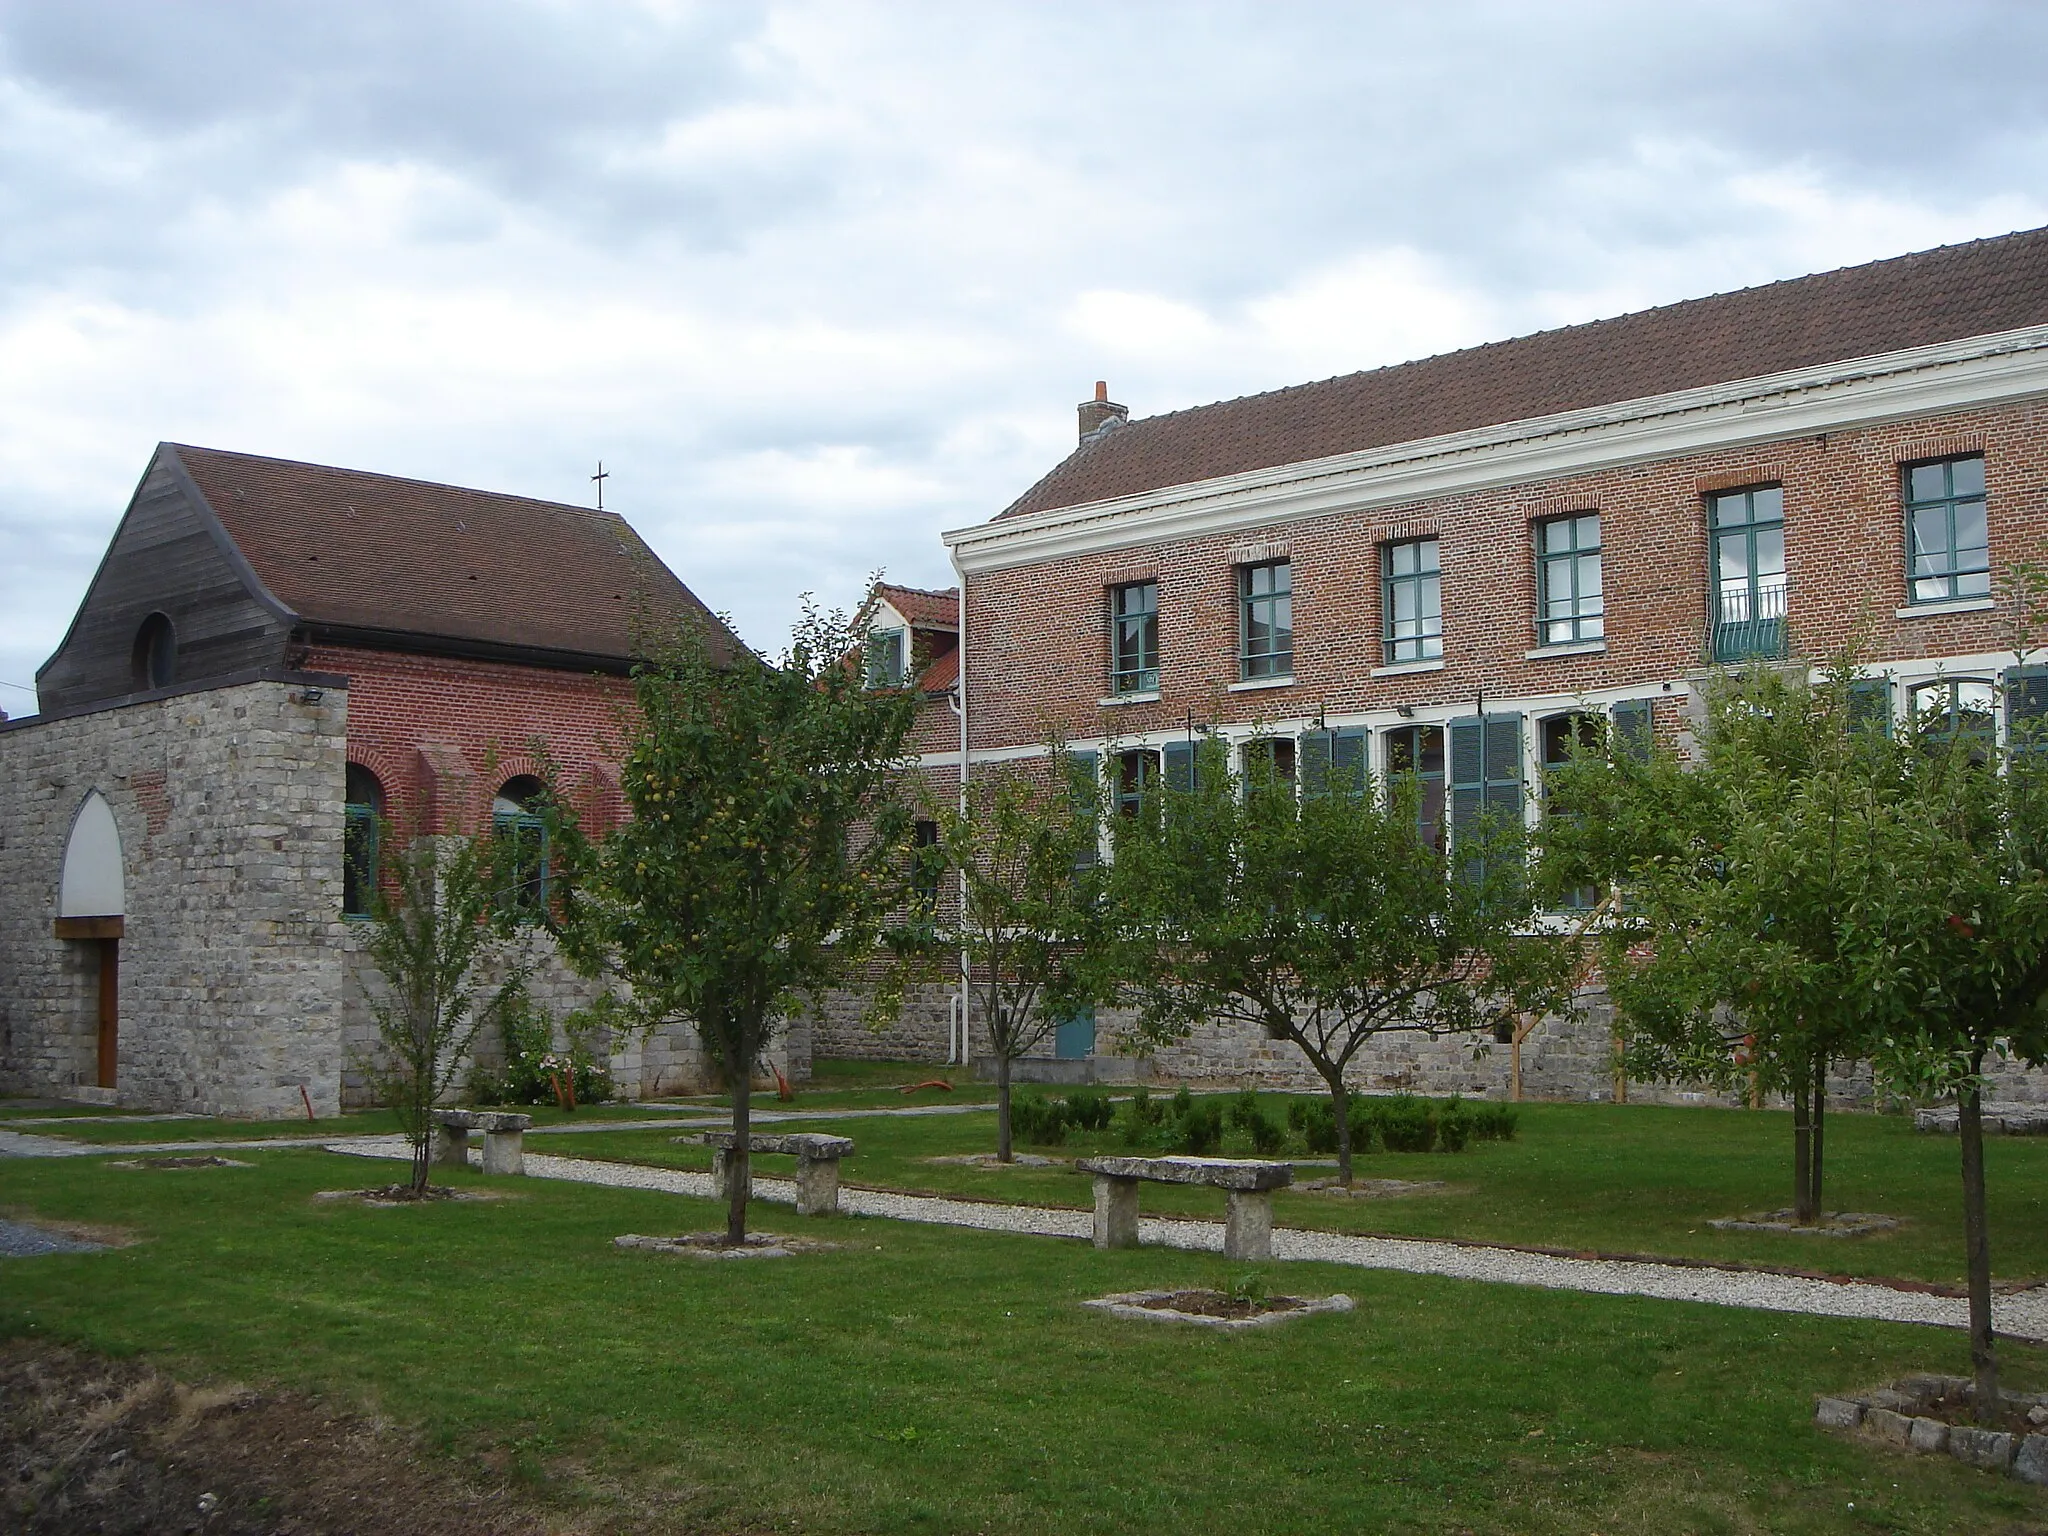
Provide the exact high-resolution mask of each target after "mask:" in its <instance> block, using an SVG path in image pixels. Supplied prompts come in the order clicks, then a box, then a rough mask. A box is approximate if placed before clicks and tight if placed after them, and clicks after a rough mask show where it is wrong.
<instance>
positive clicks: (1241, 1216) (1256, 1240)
mask: <svg viewBox="0 0 2048 1536" xmlns="http://www.w3.org/2000/svg"><path fill="white" fill-rule="evenodd" d="M1223 1256H1224V1257H1225V1258H1226V1259H1238V1260H1242V1261H1246V1262H1250V1263H1263V1262H1264V1261H1265V1260H1267V1259H1270V1258H1272V1257H1273V1196H1272V1195H1271V1194H1270V1193H1268V1192H1267V1191H1265V1190H1248V1189H1233V1190H1231V1191H1230V1194H1229V1199H1228V1209H1227V1210H1226V1212H1225V1214H1224V1218H1223Z"/></svg>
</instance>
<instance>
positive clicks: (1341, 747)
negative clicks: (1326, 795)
mask: <svg viewBox="0 0 2048 1536" xmlns="http://www.w3.org/2000/svg"><path fill="white" fill-rule="evenodd" d="M1330 787H1331V788H1332V789H1334V790H1336V791H1337V792H1338V793H1340V794H1346V795H1362V794H1364V793H1365V727H1364V726H1355V727H1353V728H1352V729H1350V730H1345V731H1338V732H1337V733H1336V739H1335V740H1334V741H1333V742H1332V743H1331V744H1330Z"/></svg>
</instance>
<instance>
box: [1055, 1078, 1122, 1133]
mask: <svg viewBox="0 0 2048 1536" xmlns="http://www.w3.org/2000/svg"><path fill="white" fill-rule="evenodd" d="M1066 1108H1067V1121H1068V1123H1069V1124H1071V1125H1074V1126H1076V1127H1078V1128H1079V1129H1081V1130H1084V1131H1106V1130H1108V1129H1109V1123H1110V1122H1111V1121H1112V1120H1114V1119H1115V1118H1116V1105H1114V1104H1112V1103H1111V1102H1110V1098H1109V1095H1108V1094H1106V1093H1093V1092H1090V1091H1089V1090H1088V1089H1085V1088H1076V1089H1075V1090H1074V1091H1073V1092H1072V1093H1070V1094H1068V1095H1067V1105H1066Z"/></svg>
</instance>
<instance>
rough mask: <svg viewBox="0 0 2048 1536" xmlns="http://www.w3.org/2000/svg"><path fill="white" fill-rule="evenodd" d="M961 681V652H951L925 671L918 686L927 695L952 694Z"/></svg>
mask: <svg viewBox="0 0 2048 1536" xmlns="http://www.w3.org/2000/svg"><path fill="white" fill-rule="evenodd" d="M959 681H960V652H959V651H958V650H951V651H948V652H946V654H945V655H943V656H941V657H939V658H937V659H936V660H935V661H933V662H932V664H931V665H930V666H928V667H926V668H925V669H924V676H922V677H920V678H919V679H918V680H917V686H918V687H919V688H920V689H922V690H923V691H924V692H926V693H950V692H952V690H953V685H954V684H955V683H957V682H959Z"/></svg>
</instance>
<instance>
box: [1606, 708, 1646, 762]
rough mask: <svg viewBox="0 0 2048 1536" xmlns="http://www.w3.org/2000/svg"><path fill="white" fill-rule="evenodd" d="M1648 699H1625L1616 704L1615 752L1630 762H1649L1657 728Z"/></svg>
mask: <svg viewBox="0 0 2048 1536" xmlns="http://www.w3.org/2000/svg"><path fill="white" fill-rule="evenodd" d="M1651 707H1652V706H1651V703H1650V701H1649V700H1648V699H1623V700H1622V701H1621V702H1620V703H1619V704H1617V705H1615V706H1614V711H1613V714H1614V752H1615V755H1616V756H1617V757H1622V758H1626V759H1628V760H1629V761H1630V762H1635V763H1647V762H1648V761H1649V760H1650V747H1651V744H1652V743H1653V742H1654V741H1655V740H1656V728H1655V725H1654V724H1653V721H1652V717H1651V713H1650V711H1651Z"/></svg>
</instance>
